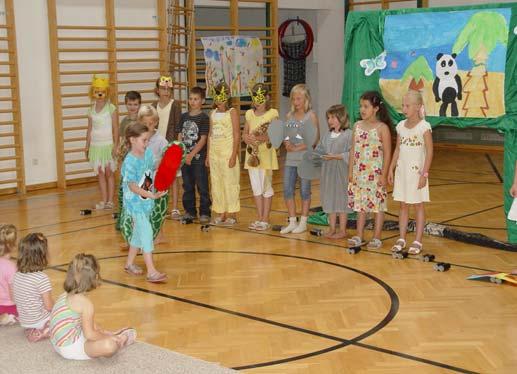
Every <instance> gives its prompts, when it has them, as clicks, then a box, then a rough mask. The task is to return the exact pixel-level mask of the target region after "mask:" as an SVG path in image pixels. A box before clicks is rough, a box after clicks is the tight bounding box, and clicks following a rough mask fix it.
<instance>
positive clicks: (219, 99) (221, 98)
mask: <svg viewBox="0 0 517 374" xmlns="http://www.w3.org/2000/svg"><path fill="white" fill-rule="evenodd" d="M211 93H212V98H213V99H214V102H216V103H224V102H226V101H228V95H227V94H226V87H225V86H221V90H220V91H219V92H217V90H216V89H215V88H214V87H212V90H211Z"/></svg>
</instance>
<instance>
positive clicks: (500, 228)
mask: <svg viewBox="0 0 517 374" xmlns="http://www.w3.org/2000/svg"><path fill="white" fill-rule="evenodd" d="M384 214H386V215H387V216H390V217H395V218H399V216H398V215H396V214H393V213H390V212H384ZM409 219H410V220H413V221H414V220H415V219H414V218H411V217H409ZM447 226H450V227H465V228H468V229H482V230H504V231H506V227H486V226H470V225H458V224H454V223H448V224H447Z"/></svg>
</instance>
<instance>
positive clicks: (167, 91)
mask: <svg viewBox="0 0 517 374" xmlns="http://www.w3.org/2000/svg"><path fill="white" fill-rule="evenodd" d="M154 93H155V94H156V96H158V101H155V102H154V103H153V104H152V105H153V106H154V107H155V108H156V111H157V112H158V117H159V118H160V119H159V122H158V128H157V130H158V133H159V134H160V135H162V136H163V137H164V138H165V139H167V141H168V142H169V143H170V142H173V141H174V140H176V138H177V137H178V135H177V134H176V126H178V124H179V122H180V119H181V104H180V102H179V101H177V100H174V98H173V97H172V77H171V76H169V75H162V76H160V78H158V79H157V80H156V87H155V90H154ZM179 177H181V170H178V173H177V174H176V178H175V179H174V182H172V186H171V193H170V196H171V201H172V210H171V218H172V219H174V220H179V219H181V213H180V211H179V209H178V195H179V193H178V181H177V180H178V178H179Z"/></svg>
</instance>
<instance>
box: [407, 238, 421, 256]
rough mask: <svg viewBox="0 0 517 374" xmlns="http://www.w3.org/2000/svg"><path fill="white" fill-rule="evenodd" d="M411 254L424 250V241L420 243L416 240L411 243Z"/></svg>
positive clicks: (409, 251)
mask: <svg viewBox="0 0 517 374" xmlns="http://www.w3.org/2000/svg"><path fill="white" fill-rule="evenodd" d="M407 252H408V253H409V254H410V255H417V254H419V253H420V252H422V243H420V242H419V241H416V240H415V241H414V242H413V243H411V245H410V246H409V249H408V251H407Z"/></svg>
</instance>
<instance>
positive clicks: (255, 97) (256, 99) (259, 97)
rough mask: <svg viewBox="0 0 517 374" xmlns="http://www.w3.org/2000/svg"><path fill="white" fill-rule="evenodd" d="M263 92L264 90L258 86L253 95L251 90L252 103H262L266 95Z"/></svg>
mask: <svg viewBox="0 0 517 374" xmlns="http://www.w3.org/2000/svg"><path fill="white" fill-rule="evenodd" d="M265 92H266V91H265V90H264V89H263V88H262V87H259V88H258V89H257V92H256V93H255V95H253V91H252V92H251V100H253V103H255V104H256V105H261V104H264V103H265V102H266V95H264V93H265Z"/></svg>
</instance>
